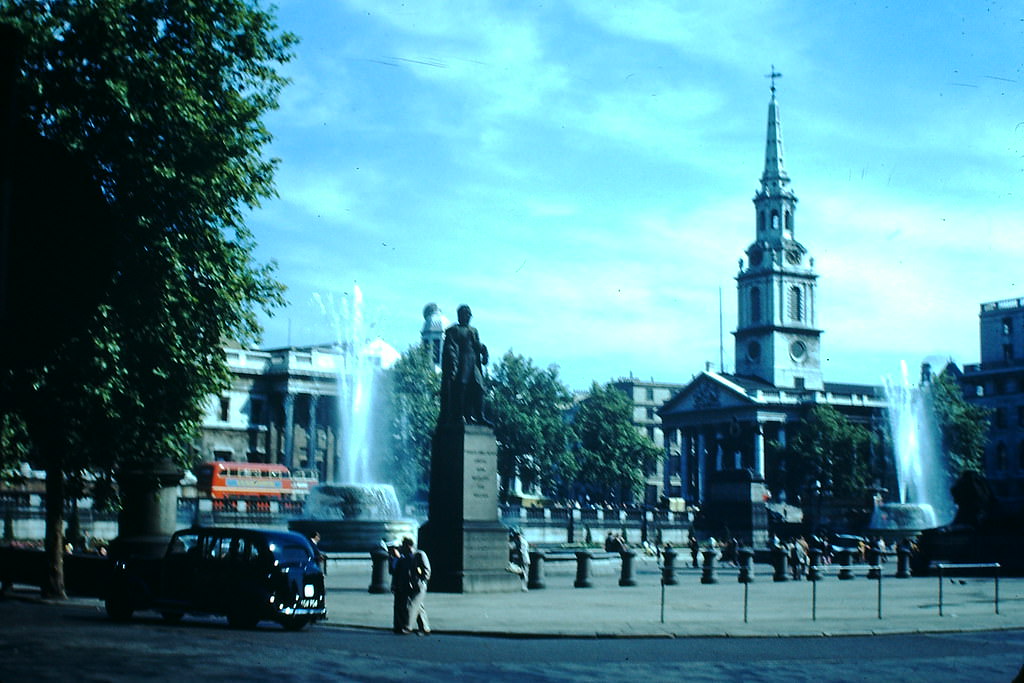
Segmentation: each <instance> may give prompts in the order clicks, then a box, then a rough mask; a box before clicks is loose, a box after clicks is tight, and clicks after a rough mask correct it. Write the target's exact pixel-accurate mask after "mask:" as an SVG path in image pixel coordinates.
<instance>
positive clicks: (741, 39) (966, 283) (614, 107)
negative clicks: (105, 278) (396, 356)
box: [249, 0, 1024, 390]
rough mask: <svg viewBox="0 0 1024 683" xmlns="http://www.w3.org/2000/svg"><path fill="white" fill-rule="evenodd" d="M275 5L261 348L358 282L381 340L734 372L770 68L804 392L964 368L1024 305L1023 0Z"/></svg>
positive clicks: (582, 366) (291, 337)
mask: <svg viewBox="0 0 1024 683" xmlns="http://www.w3.org/2000/svg"><path fill="white" fill-rule="evenodd" d="M277 5H278V9H277V17H278V23H279V25H280V27H281V28H282V29H285V30H288V31H291V32H293V33H295V34H297V35H298V36H299V37H300V39H301V42H300V44H299V45H298V46H297V47H296V50H295V58H294V60H293V61H291V62H290V63H288V64H287V65H286V66H284V67H283V68H282V73H283V74H284V75H285V76H287V77H288V78H290V79H291V80H292V83H291V85H289V86H288V87H287V88H286V89H285V91H284V92H283V93H282V96H281V106H280V108H279V109H278V110H277V111H275V112H273V113H271V114H270V115H268V116H267V118H266V120H265V123H266V125H267V127H268V128H269V130H270V132H271V133H272V134H273V135H274V141H273V143H272V144H271V145H270V146H269V148H268V149H267V150H266V151H267V154H268V155H270V156H274V157H277V158H279V159H280V166H279V169H278V173H277V189H278V192H279V195H280V196H279V198H278V199H275V200H273V201H270V202H267V203H266V204H265V205H264V206H263V207H261V208H260V209H259V210H258V211H257V212H255V213H254V214H253V215H252V216H251V217H250V219H249V225H250V227H251V229H252V231H253V233H254V235H255V238H256V240H257V242H258V245H259V246H258V248H257V250H256V258H257V259H258V260H260V261H264V262H265V261H270V260H274V261H276V262H277V264H278V270H277V277H278V279H279V280H281V281H282V282H283V283H284V284H285V285H287V287H288V292H287V297H288V300H289V304H288V306H287V307H285V308H282V309H278V310H277V311H276V312H275V314H274V315H273V316H272V317H267V316H264V317H263V318H262V322H263V325H264V330H265V332H264V339H263V346H264V347H267V348H270V347H280V346H286V345H295V346H303V345H309V344H316V343H323V342H327V341H332V340H334V339H335V338H336V332H335V330H334V328H333V326H332V323H331V320H332V319H333V318H337V316H338V315H339V311H341V312H342V315H346V314H345V313H344V311H346V310H351V308H352V306H353V304H352V297H353V296H354V292H355V290H356V287H358V288H359V289H360V290H361V292H362V296H363V307H364V313H363V315H364V318H365V320H366V321H367V323H368V324H369V325H370V331H369V332H368V333H367V334H369V335H372V336H379V337H381V338H382V339H384V341H386V342H388V343H389V344H391V345H392V346H394V347H395V348H397V349H398V350H399V351H404V350H406V349H408V348H409V347H410V346H412V345H414V344H416V343H418V341H419V331H420V328H421V326H422V324H423V317H422V312H423V308H424V306H425V305H426V304H428V303H436V304H437V305H438V306H440V308H441V310H442V312H443V313H444V314H445V315H446V316H447V317H448V318H449V319H451V320H453V321H454V319H455V317H456V316H455V311H456V308H457V307H458V306H459V305H460V304H463V303H466V304H469V305H470V306H471V307H472V309H473V314H474V316H473V324H474V325H475V326H476V327H477V328H478V329H479V331H480V335H481V339H482V341H483V342H484V343H485V344H486V345H487V346H488V348H489V350H490V353H491V357H492V358H500V357H501V356H502V355H503V354H504V353H505V352H507V351H509V350H511V351H512V352H513V353H516V354H519V355H522V356H525V357H527V358H530V359H532V361H533V363H534V364H535V365H536V366H538V367H542V368H543V367H548V366H549V365H557V366H558V368H559V377H560V378H561V379H562V381H563V383H565V384H566V385H567V386H568V387H570V388H571V389H575V390H584V389H587V388H589V387H590V385H591V383H592V382H595V381H596V382H599V383H604V382H607V381H610V380H613V379H617V378H620V377H630V376H632V377H636V378H638V379H642V380H651V379H653V380H655V381H659V382H675V383H686V382H688V381H689V380H690V379H691V378H692V377H693V376H694V375H695V374H697V373H699V372H700V371H701V370H703V369H704V368H705V364H706V363H708V362H710V363H712V367H713V368H714V369H718V368H719V364H720V357H723V358H724V370H725V371H726V372H731V371H733V370H734V369H735V366H734V361H733V358H734V353H733V337H732V334H731V333H732V332H733V331H734V330H735V328H736V282H735V279H734V278H735V276H736V274H737V272H738V260H739V259H740V258H742V257H743V256H744V250H745V249H746V247H747V246H748V245H749V244H750V243H751V242H752V241H753V239H754V229H755V214H754V207H753V204H752V203H751V199H752V198H753V196H754V193H755V191H756V190H757V189H758V186H759V179H760V177H761V173H762V171H763V168H764V151H765V135H766V126H767V110H768V103H769V99H770V91H769V88H770V81H769V79H768V78H766V74H768V73H770V72H771V70H772V68H773V65H774V69H775V70H776V71H778V72H779V73H781V74H782V77H781V78H779V79H778V80H777V81H776V87H777V99H778V102H779V108H780V114H781V120H782V131H783V140H784V145H785V164H786V170H787V172H788V174H789V176H790V178H791V181H792V182H791V185H790V188H791V189H792V190H793V191H794V192H795V194H796V196H797V198H798V200H799V204H798V206H797V210H796V214H795V237H796V239H797V240H798V241H800V242H801V243H802V244H803V245H804V246H805V247H806V248H807V249H808V251H809V254H810V256H812V257H813V258H814V259H815V271H816V272H817V274H818V275H819V280H818V288H817V320H816V322H817V325H818V327H819V328H821V329H823V330H824V334H823V336H822V356H823V357H822V368H823V372H824V375H825V379H826V381H830V382H852V383H862V384H879V383H881V381H882V378H883V377H885V376H894V375H897V374H898V373H899V372H900V363H901V361H906V362H907V363H908V364H909V365H910V366H911V367H912V368H913V367H915V366H917V365H919V364H920V363H921V362H922V361H924V360H930V361H933V362H935V361H943V360H946V359H951V360H953V361H955V362H957V363H959V364H960V365H963V364H969V363H976V362H978V360H979V342H978V312H979V305H980V304H981V303H983V302H988V301H995V300H1003V299H1014V298H1017V297H1024V286H1022V283H1021V277H1020V275H1021V272H1022V268H1021V258H1022V256H1024V249H1022V248H1021V239H1020V237H1021V235H1022V234H1024V182H1022V181H1024V6H1022V5H1020V3H1016V2H981V1H978V2H970V3H962V2H942V1H936V0H929V1H922V2H912V1H910V2H899V3H882V2H853V1H843V0H836V1H834V2H829V3H825V4H822V3H820V2H817V1H813V0H787V1H785V2H772V1H764V2H730V1H728V0H716V1H715V2H703V1H699V0H698V1H687V2H682V1H679V2H670V1H668V0H664V1H659V0H632V1H630V2H612V1H607V0H565V1H562V2H523V1H513V0H508V1H506V2H500V1H494V2H490V1H484V0H481V1H473V0H460V1H459V2H454V3H453V2H450V1H448V0H411V1H408V2H394V1H390V0H365V1H364V0H315V1H313V0H278V1H277ZM720 293H721V296H720ZM720 299H721V302H722V304H721V308H720V305H719V301H720ZM325 309H327V310H325ZM720 312H721V321H722V323H721V324H720ZM723 343H724V354H721V353H720V351H721V349H722V348H723V346H722V344H723Z"/></svg>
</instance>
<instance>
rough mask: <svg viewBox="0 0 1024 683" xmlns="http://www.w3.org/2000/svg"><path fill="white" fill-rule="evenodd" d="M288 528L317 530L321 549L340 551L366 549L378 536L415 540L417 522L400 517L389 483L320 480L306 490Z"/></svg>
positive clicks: (377, 543) (374, 544) (306, 532)
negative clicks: (299, 511)
mask: <svg viewBox="0 0 1024 683" xmlns="http://www.w3.org/2000/svg"><path fill="white" fill-rule="evenodd" d="M288 528H289V529H291V530H292V531H296V532H298V533H300V534H303V535H305V536H312V535H313V533H314V532H316V533H319V534H320V549H321V550H323V551H324V552H328V553H330V552H335V553H340V552H369V551H371V550H373V549H374V548H377V547H379V546H380V542H381V539H384V540H385V541H386V542H389V543H390V542H392V541H397V540H400V539H401V538H402V537H403V536H409V537H411V538H412V539H413V540H416V532H417V529H418V528H419V524H418V522H417V521H416V520H415V519H403V518H402V515H401V507H400V506H399V504H398V496H396V495H395V489H394V487H393V486H391V485H390V484H320V485H319V486H316V487H314V488H313V489H312V490H311V491H310V493H309V497H308V498H307V499H306V504H305V505H304V506H303V513H302V517H301V518H299V519H293V520H291V521H290V522H288Z"/></svg>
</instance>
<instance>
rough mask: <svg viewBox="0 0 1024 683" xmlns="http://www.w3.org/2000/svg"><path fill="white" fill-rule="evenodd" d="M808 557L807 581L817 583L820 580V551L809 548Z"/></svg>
mask: <svg viewBox="0 0 1024 683" xmlns="http://www.w3.org/2000/svg"><path fill="white" fill-rule="evenodd" d="M807 554H808V555H809V556H810V559H809V563H810V564H809V565H808V566H807V580H808V581H817V580H819V579H820V578H821V568H820V566H819V565H820V564H821V550H820V549H818V548H811V549H810V550H808V551H807Z"/></svg>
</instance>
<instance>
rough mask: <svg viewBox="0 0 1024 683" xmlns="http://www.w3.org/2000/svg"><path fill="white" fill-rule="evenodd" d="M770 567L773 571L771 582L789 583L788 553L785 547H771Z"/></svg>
mask: <svg viewBox="0 0 1024 683" xmlns="http://www.w3.org/2000/svg"><path fill="white" fill-rule="evenodd" d="M772 567H773V568H774V569H775V573H774V574H772V581H774V582H776V583H781V582H783V581H789V553H787V552H786V548H785V546H781V545H774V546H772Z"/></svg>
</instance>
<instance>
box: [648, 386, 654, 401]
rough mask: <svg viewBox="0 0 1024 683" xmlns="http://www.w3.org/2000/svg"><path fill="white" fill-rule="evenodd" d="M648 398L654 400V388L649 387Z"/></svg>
mask: <svg viewBox="0 0 1024 683" xmlns="http://www.w3.org/2000/svg"><path fill="white" fill-rule="evenodd" d="M647 400H648V401H653V400H654V389H648V390H647Z"/></svg>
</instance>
